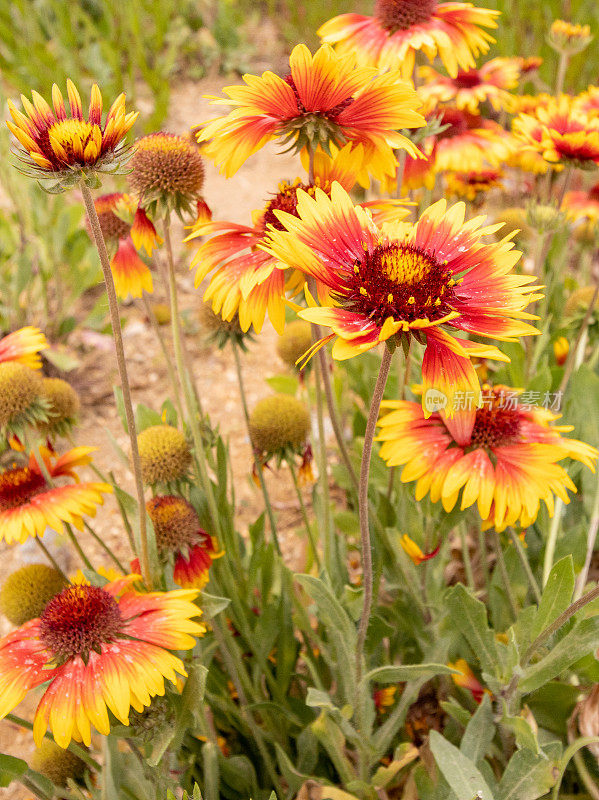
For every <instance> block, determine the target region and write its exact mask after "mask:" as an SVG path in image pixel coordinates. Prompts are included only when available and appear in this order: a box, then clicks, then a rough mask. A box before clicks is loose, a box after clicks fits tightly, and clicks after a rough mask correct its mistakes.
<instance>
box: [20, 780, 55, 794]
mask: <svg viewBox="0 0 599 800" xmlns="http://www.w3.org/2000/svg"><path fill="white" fill-rule="evenodd" d="M18 780H19V783H20V784H22V785H23V786H24V787H25V788H26V789H27V790H28V791H30V792H33V794H34V795H35V796H36V797H37V800H52V798H51V797H50V795H47V794H46V793H45V792H44V791H42V790H41V789H40V788H39V787H38V786H37V785H36V784H35V783H34V782H33V781H32V780H31V779H30V778H28V777H27V775H21V777H20V778H19V779H18Z"/></svg>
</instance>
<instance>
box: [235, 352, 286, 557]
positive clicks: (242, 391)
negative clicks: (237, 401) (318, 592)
mask: <svg viewBox="0 0 599 800" xmlns="http://www.w3.org/2000/svg"><path fill="white" fill-rule="evenodd" d="M231 348H232V349H233V357H234V358H235V369H236V371H237V383H238V384H239V394H240V396H241V405H242V408H243V416H244V418H245V425H246V428H247V432H248V437H249V439H250V447H251V448H252V455H253V458H254V467H255V469H256V474H257V476H258V480H259V481H260V488H261V489H262V496H263V497H264V507H265V509H266V514H267V516H268V521H269V523H270V533H271V536H272V540H273V542H274V545H275V548H276V551H277V553H278V554H279V555H281V547H280V545H279V537H278V536H277V523H276V521H275V515H274V512H273V510H272V504H271V502H270V496H269V494H268V488H267V486H266V480H265V479H264V474H263V472H262V464H261V463H260V459H259V458H258V456H257V455H256V452H255V451H254V448H253V446H252V437H251V434H250V412H249V409H248V404H247V396H246V393H245V384H244V381H243V370H242V368H241V359H240V357H239V348H238V346H237V344H236V342H235V339H233V338H232V339H231Z"/></svg>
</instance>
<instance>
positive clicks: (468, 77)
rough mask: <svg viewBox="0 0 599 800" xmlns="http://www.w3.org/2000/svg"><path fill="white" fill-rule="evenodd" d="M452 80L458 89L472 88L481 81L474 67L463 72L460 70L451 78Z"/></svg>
mask: <svg viewBox="0 0 599 800" xmlns="http://www.w3.org/2000/svg"><path fill="white" fill-rule="evenodd" d="M453 82H454V84H455V85H456V86H457V87H458V89H473V88H474V87H475V86H479V85H480V84H481V83H482V81H481V79H480V73H479V72H478V70H476V69H469V70H467V71H465V72H464V71H462V70H460V72H458V74H457V75H456V77H455V78H454V79H453Z"/></svg>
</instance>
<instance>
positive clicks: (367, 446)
mask: <svg viewBox="0 0 599 800" xmlns="http://www.w3.org/2000/svg"><path fill="white" fill-rule="evenodd" d="M391 357H392V354H391V351H390V350H389V348H388V347H385V350H384V352H383V358H382V361H381V366H380V369H379V374H378V378H377V380H376V384H375V386H374V391H373V393H372V400H371V403H370V411H369V413H368V420H367V422H366V432H365V434H364V449H363V450H362V462H361V464H360V489H359V493H358V512H359V517H360V540H361V545H362V574H363V585H364V605H363V606H362V615H361V617H360V623H359V625H358V640H357V644H356V675H357V679H356V680H357V683H359V682H360V677H361V674H362V661H363V659H364V643H365V641H366V632H367V630H368V623H369V621H370V612H371V610H372V585H373V575H372V545H371V542H370V526H369V520H368V517H369V515H368V476H369V473H370V457H371V455H372V445H373V442H374V434H375V430H376V422H377V419H378V416H379V410H380V407H381V401H382V399H383V393H384V391H385V385H386V383H387V377H388V376H389V368H390V366H391Z"/></svg>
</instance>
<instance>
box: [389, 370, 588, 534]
mask: <svg viewBox="0 0 599 800" xmlns="http://www.w3.org/2000/svg"><path fill="white" fill-rule="evenodd" d="M465 399H469V401H470V403H471V404H473V403H475V402H476V398H474V397H472V396H471V397H470V398H465ZM482 400H483V405H482V407H481V408H478V409H477V410H476V412H475V415H474V419H473V420H472V424H471V425H469V426H468V428H466V427H465V426H464V427H463V428H462V430H461V431H460V432H459V433H460V435H456V431H455V430H454V426H453V425H452V423H451V420H447V419H445V418H443V417H442V415H441V414H439V413H437V412H435V413H433V414H432V415H431V416H430V417H429V418H428V419H426V418H425V414H424V413H423V410H422V408H421V407H420V405H419V404H417V403H412V402H408V401H385V403H384V405H385V408H387V409H390V413H388V414H386V415H385V416H384V417H382V419H381V420H380V421H379V425H380V428H381V432H380V434H379V436H378V439H379V441H381V442H382V445H381V450H380V455H381V458H383V459H384V461H385V462H386V463H387V465H388V466H389V467H391V466H403V471H402V473H401V480H402V481H403V482H404V483H410V482H412V481H416V499H417V500H421V499H422V498H423V497H425V496H426V495H427V494H430V498H431V500H432V502H434V503H436V502H438V501H439V500H441V502H442V503H443V508H444V509H445V510H446V511H448V512H449V511H451V510H452V509H453V508H454V506H455V505H456V503H457V502H458V499H459V496H460V494H461V504H460V507H461V508H462V509H466V508H469V507H470V506H473V505H474V504H475V503H476V504H477V507H478V511H479V513H480V516H481V518H482V520H483V522H484V527H485V528H487V527H491V526H494V527H495V528H496V530H498V531H502V530H504V529H505V528H506V527H508V526H510V525H515V524H516V523H519V524H520V525H521V526H522V527H527V526H528V525H530V524H532V523H533V522H534V520H535V519H536V517H537V514H538V513H539V509H540V502H541V500H542V501H543V502H544V503H545V504H546V506H547V509H548V511H549V515H550V516H552V515H553V510H554V496H557V497H559V498H560V499H561V500H563V502H564V503H568V502H569V497H568V492H567V490H570V491H572V492H575V491H576V487H575V485H574V483H573V482H572V480H571V478H570V477H569V475H568V473H567V472H566V470H565V469H564V468H563V467H562V466H561V465H560V464H559V463H558V462H559V461H562V460H563V459H565V458H572V459H575V460H576V461H580V462H581V463H582V464H584V465H585V466H587V467H589V469H591V470H593V471H594V463H595V461H596V459H597V450H596V449H595V448H594V447H591V446H590V445H587V444H585V443H583V442H580V441H577V440H576V439H568V438H565V437H564V436H562V434H563V433H567V432H569V431H571V430H572V426H569V425H553V424H552V423H553V422H555V421H556V420H557V419H559V415H557V414H554V413H553V412H551V411H549V410H547V409H546V408H543V407H542V406H533V405H530V406H528V405H524V404H523V403H520V402H518V398H517V392H515V391H509V390H507V389H506V387H501V386H496V387H490V386H488V385H486V386H485V387H484V393H483V397H482Z"/></svg>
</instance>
